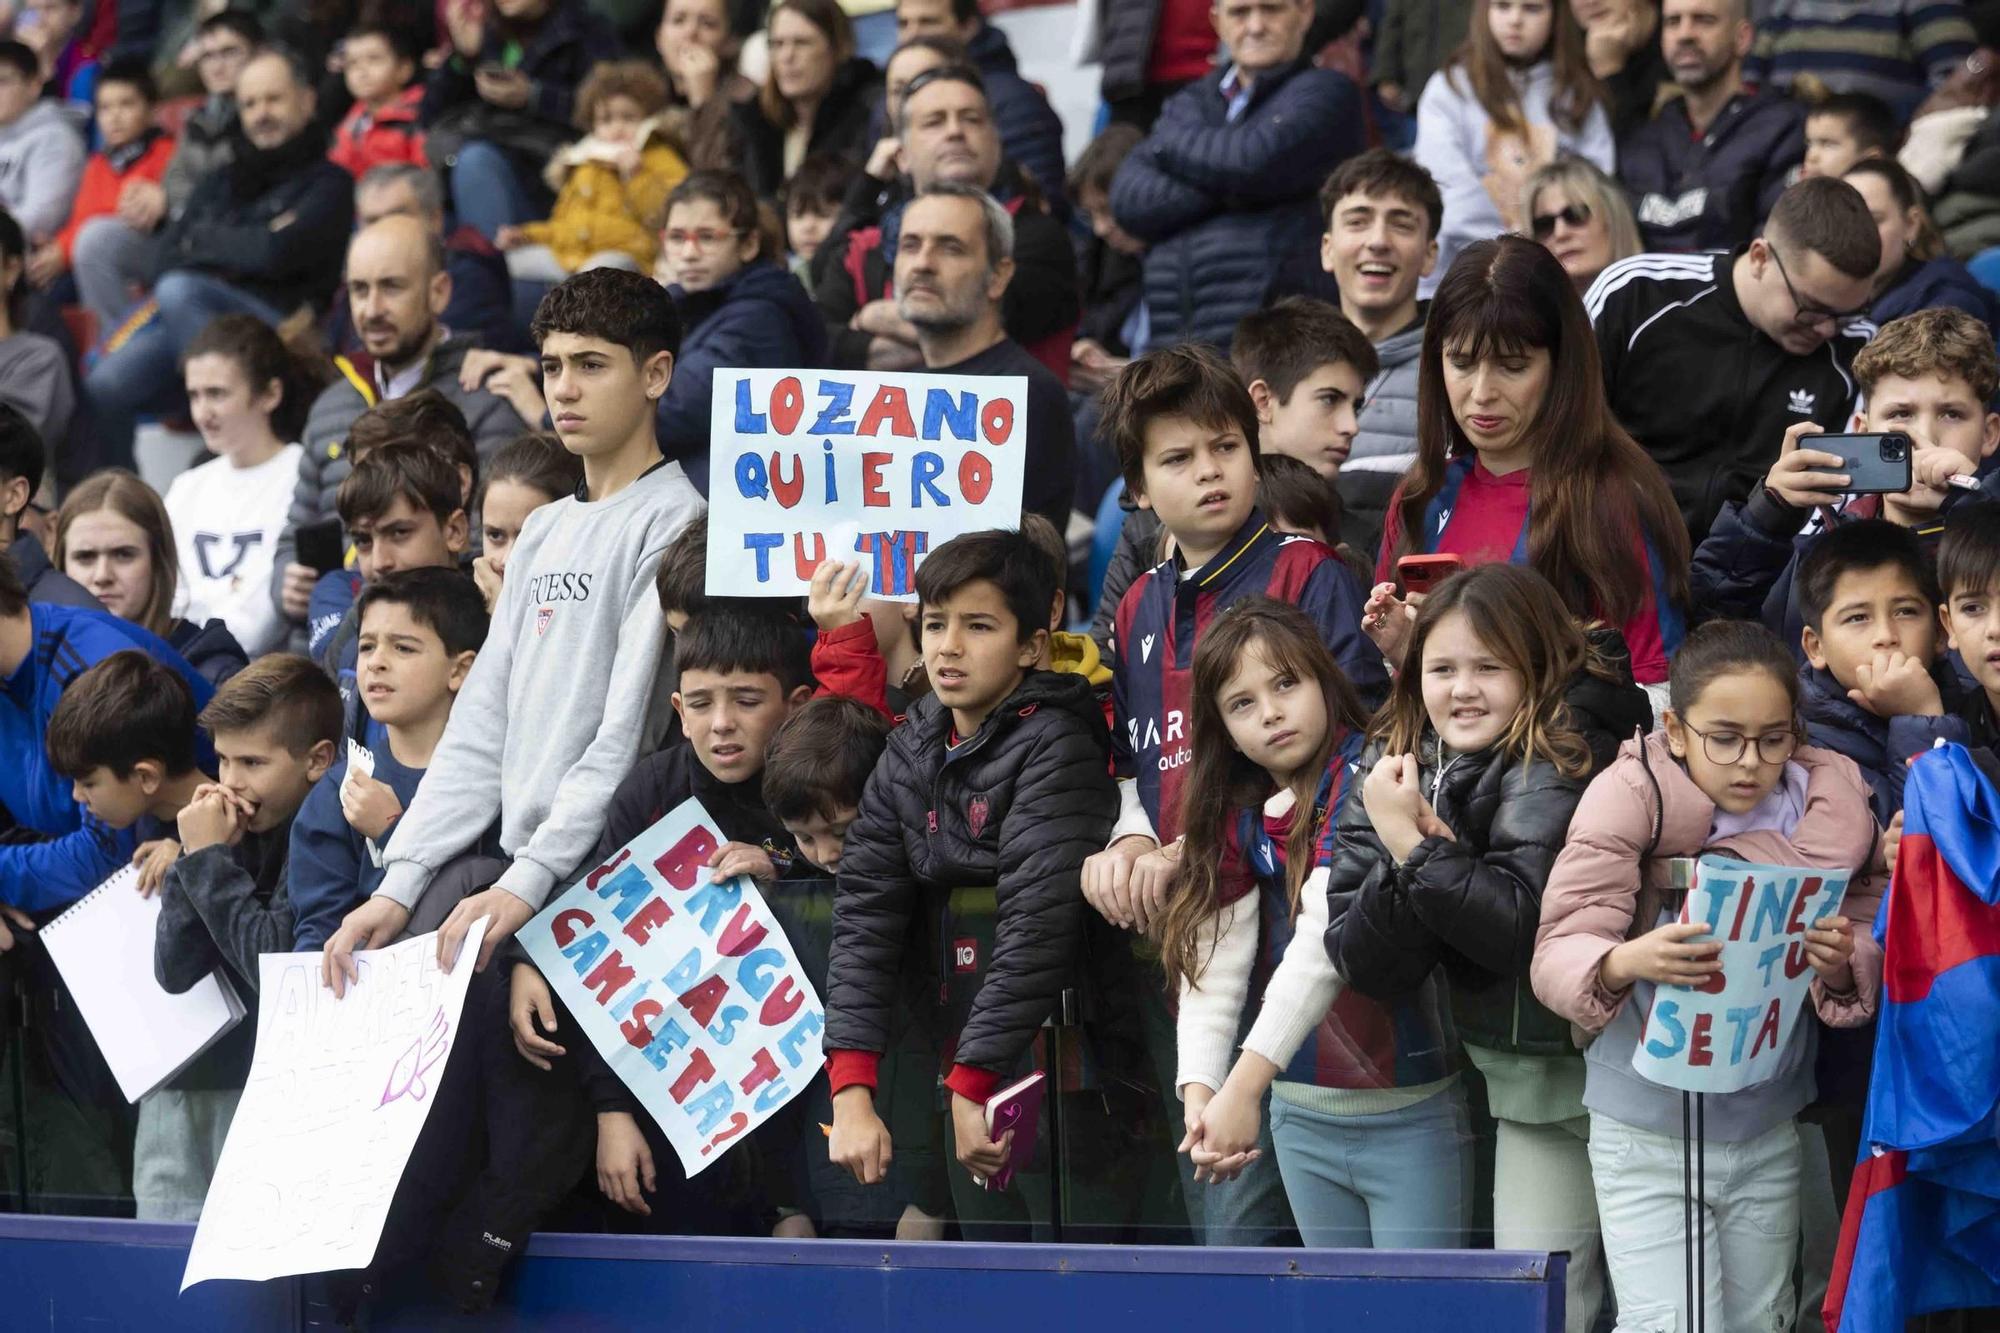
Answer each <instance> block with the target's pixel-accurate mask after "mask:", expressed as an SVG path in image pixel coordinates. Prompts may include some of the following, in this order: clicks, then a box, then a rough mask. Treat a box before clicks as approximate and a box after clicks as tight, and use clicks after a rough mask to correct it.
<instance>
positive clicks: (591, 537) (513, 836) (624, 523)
mask: <svg viewBox="0 0 2000 1333" xmlns="http://www.w3.org/2000/svg"><path fill="white" fill-rule="evenodd" d="M702 508H703V504H702V499H701V496H700V494H699V493H697V492H696V490H695V489H694V486H693V485H692V484H691V483H690V482H689V481H688V479H687V474H686V473H685V472H683V471H682V470H681V467H680V464H678V463H667V464H664V465H662V466H659V467H656V468H654V470H652V471H651V472H648V473H647V474H646V475H645V476H643V477H641V478H640V479H639V480H638V481H635V482H633V483H632V484H631V485H630V486H627V487H626V488H625V489H624V490H622V491H619V492H618V493H617V494H616V495H613V496H611V497H610V498H609V499H605V500H595V501H584V500H578V499H577V498H575V497H574V496H569V497H565V498H564V499H561V500H557V501H556V502H555V503H553V504H548V505H544V506H542V507H541V508H540V509H537V510H536V511H535V512H534V513H533V514H531V515H530V516H529V518H528V522H527V526H525V527H524V528H522V529H521V535H520V537H519V539H518V540H517V542H516V544H515V547H514V551H513V553H512V555H510V556H509V557H508V560H507V579H506V582H505V584H504V585H503V587H502V589H501V592H500V601H499V604H498V605H497V606H496V607H495V608H494V615H493V626H492V629H491V630H490V631H489V632H488V633H487V636H486V646H485V647H484V648H482V649H481V650H480V653H479V657H478V658H477V660H475V661H474V662H473V665H472V671H471V673H470V674H469V675H468V676H467V678H466V682H465V686H464V688H463V689H461V690H460V691H459V695H458V700H457V702H456V703H454V704H453V705H452V710H451V721H450V722H449V723H447V724H446V726H445V732H444V738H443V739H442V740H441V741H440V742H439V743H438V748H437V753H436V755H435V756H434V757H433V758H432V760H431V766H430V768H429V769H428V770H427V771H426V772H425V774H424V781H423V785H422V786H420V787H419V788H418V789H417V795H416V799H415V800H413V801H411V803H410V808H409V811H408V812H407V813H406V814H404V816H403V817H402V818H401V819H400V820H398V821H397V822H396V828H395V832H394V834H393V835H392V836H391V838H390V840H389V845H388V847H387V848H385V849H384V851H383V857H382V860H383V866H384V874H383V879H382V886H381V887H380V888H379V889H377V890H376V892H377V893H379V894H381V895H383V896H384V897H387V898H389V899H391V900H393V901H395V902H397V903H400V904H402V905H403V906H404V907H414V906H415V905H416V903H417V901H418V900H419V899H420V898H421V897H422V896H423V893H424V890H425V889H426V888H427V887H429V885H430V881H431V877H432V876H433V875H435V874H436V873H437V871H438V870H439V869H440V868H441V867H443V866H444V864H445V863H446V862H448V861H450V860H452V859H453V858H454V857H456V856H458V855H459V854H460V853H461V852H463V851H465V849H466V848H468V847H470V846H471V845H472V844H473V842H474V841H475V840H476V839H477V838H478V837H479V836H480V834H481V833H483V832H484V831H485V830H486V828H487V827H488V826H489V825H490V824H492V822H493V818H494V816H495V815H498V816H499V817H500V846H501V849H502V851H503V852H504V854H505V855H506V856H507V857H508V858H510V860H511V862H512V864H510V865H509V866H508V867H507V870H506V872H505V873H504V874H502V875H501V876H500V878H499V879H498V880H497V881H496V882H495V883H496V885H497V887H499V888H503V889H505V890H507V891H508V892H509V893H511V894H513V895H514V896H515V897H517V898H519V899H520V900H521V901H523V902H525V903H527V904H528V905H529V906H530V907H533V908H536V909H540V907H541V906H542V904H543V902H545V901H546V900H547V899H548V896H549V892H550V890H551V889H553V888H554V887H555V886H556V885H557V884H558V883H559V882H561V881H563V880H565V879H567V878H568V877H569V876H571V875H573V874H574V873H575V872H576V871H577V869H578V868H579V867H580V866H581V865H582V863H583V860H584V858H585V857H587V856H589V855H590V853H591V850H592V849H593V848H594V847H595V846H596V843H597V837H598V834H599V833H601V832H602V831H603V828H604V811H605V809H606V808H607V807H608V806H609V805H610V803H611V796H612V793H613V792H614V791H616V790H617V787H618V784H619V783H620V782H622V781H624V779H625V775H626V773H627V772H628V771H630V769H631V767H632V764H633V763H634V761H635V760H636V759H637V758H638V753H639V745H640V739H641V737H642V736H643V735H644V734H646V733H647V731H648V730H649V728H648V726H647V723H648V717H649V714H650V713H651V712H652V711H653V709H654V707H655V704H656V702H657V699H658V694H659V692H658V690H657V684H658V681H659V677H660V662H661V658H662V656H663V653H664V650H665V647H666V633H667V631H666V621H665V617H664V616H663V615H662V613H661V611H660V599H659V594H658V593H657V592H656V591H655V589H654V586H653V578H654V575H655V573H656V572H657V571H658V569H659V564H660V557H661V555H662V554H663V553H664V552H665V551H666V548H667V546H668V544H669V543H671V542H672V541H673V539H674V538H675V537H677V536H678V535H680V531H681V529H682V528H684V527H686V526H687V525H688V522H689V521H690V520H691V519H693V518H694V517H695V516H696V515H698V514H700V513H701V511H702Z"/></svg>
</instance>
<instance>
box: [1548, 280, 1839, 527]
mask: <svg viewBox="0 0 2000 1333" xmlns="http://www.w3.org/2000/svg"><path fill="white" fill-rule="evenodd" d="M1741 253H1742V251H1741V250H1737V251H1733V252H1731V253H1728V254H1722V253H1714V254H1699V255H1657V254H1654V255H1635V256H1633V257H1632V258H1631V259H1625V260H1620V261H1619V262H1618V263H1616V264H1613V265H1612V266H1611V267H1610V268H1607V269H1605V270H1604V272H1603V273H1601V274H1599V275H1598V278H1597V281H1596V282H1595V283H1593V284H1591V288H1590V291H1589V292H1588V293H1587V294H1586V295H1585V296H1584V307H1585V308H1586V309H1587V310H1588V311H1589V313H1590V322H1591V323H1592V324H1593V325H1594V326H1595V327H1596V330H1597V350H1598V355H1599V357H1600V359H1601V360H1602V362H1603V368H1604V387H1605V391H1606V393H1607V394H1608V395H1609V397H1610V399H1611V410H1612V411H1613V412H1615V413H1617V414H1618V420H1619V421H1620V422H1622V423H1623V424H1624V426H1625V429H1626V430H1628V431H1630V432H1631V433H1632V435H1633V437H1634V438H1636V439H1637V440H1638V441H1639V443H1640V444H1642V445H1644V446H1645V449H1646V452H1647V453H1649V454H1651V455H1652V456H1653V459H1654V461H1656V462H1657V463H1659V465H1660V467H1661V469H1662V470H1663V471H1664V472H1665V473H1666V474H1667V480H1668V482H1669V483H1670V484H1671V485H1672V486H1673V490H1674V499H1675V500H1676V501H1677V502H1678V503H1679V504H1680V507H1681V515H1682V517H1684V518H1686V519H1687V525H1688V530H1689V531H1690V532H1691V533H1692V534H1693V537H1694V540H1695V541H1696V542H1697V543H1699V542H1700V541H1701V539H1702V536H1703V534H1705V533H1706V532H1707V531H1708V527H1709V524H1710V523H1712V522H1713V521H1714V519H1715V514H1716V511H1717V510H1718V509H1720V508H1721V507H1722V505H1723V502H1724V501H1727V500H1741V499H1742V498H1744V497H1745V496H1746V495H1748V494H1749V493H1750V490H1751V488H1752V487H1754V486H1755V485H1757V484H1758V481H1759V479H1760V478H1762V477H1763V475H1764V473H1765V471H1766V470H1767V469H1768V468H1769V467H1770V466H1771V464H1772V463H1773V462H1774V461H1776V459H1777V457H1778V447H1779V445H1781V444H1782V443H1783V442H1784V438H1785V428H1786V427H1787V426H1790V425H1791V424H1792V423H1793V422H1796V421H1801V420H1812V421H1816V422H1818V423H1819V424H1820V425H1821V426H1822V427H1824V428H1825V429H1826V430H1828V431H1839V430H1844V429H1845V428H1846V427H1847V424H1848V422H1849V421H1850V420H1852V418H1853V416H1854V411H1855V408H1856V405H1857V389H1856V385H1855V381H1854V372H1853V365H1854V355H1855V353H1856V352H1859V351H1860V350H1861V348H1862V347H1863V346H1864V345H1865V344H1866V343H1867V342H1868V340H1869V339H1870V338H1872V337H1874V336H1875V326H1874V325H1873V324H1871V323H1869V322H1868V321H1867V320H1865V319H1850V320H1846V321H1844V322H1842V324H1841V326H1840V328H1839V330H1838V331H1837V332H1836V333H1835V334H1834V336H1833V337H1832V338H1830V339H1828V340H1827V342H1825V343H1824V344H1822V345H1821V346H1820V347H1818V348H1816V349H1814V350H1813V351H1812V352H1809V353H1807V354H1806V355H1804V356H1794V355H1792V354H1791V353H1790V352H1787V351H1786V350H1785V349H1784V348H1782V347H1780V346H1779V345H1778V344H1777V343H1775V342H1773V341H1772V340H1771V339H1770V338H1769V337H1767V336H1765V334H1764V333H1763V332H1761V331H1760V330H1759V329H1758V328H1757V327H1756V326H1755V325H1753V324H1752V323H1751V322H1750V320H1749V317H1748V316H1746V315H1745V314H1744V313H1743V306H1742V304H1741V303H1740V302H1739V301H1738V300H1737V297H1736V286H1735V283H1734V281H1733V280H1732V277H1731V273H1732V268H1733V265H1734V263H1735V260H1736V257H1737V255H1740V254H1741Z"/></svg>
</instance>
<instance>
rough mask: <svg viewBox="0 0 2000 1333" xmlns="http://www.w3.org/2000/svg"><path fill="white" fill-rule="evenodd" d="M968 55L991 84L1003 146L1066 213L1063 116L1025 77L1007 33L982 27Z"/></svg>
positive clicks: (991, 101) (988, 90)
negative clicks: (1056, 111)
mask: <svg viewBox="0 0 2000 1333" xmlns="http://www.w3.org/2000/svg"><path fill="white" fill-rule="evenodd" d="M965 54H966V57H967V58H968V59H970V60H971V61H972V63H973V65H974V67H975V68H977V69H978V70H979V78H980V81H981V82H982V83H984V84H985V85H986V101H987V103H988V104H989V105H990V106H992V108H993V127H994V128H995V129H997V130H999V131H1000V146H1001V147H1002V148H1003V149H1005V150H1006V152H1007V156H1008V157H1011V158H1013V159H1014V161H1015V162H1017V163H1019V164H1020V166H1021V169H1022V170H1024V171H1026V172H1027V173H1028V174H1029V175H1030V176H1033V177H1034V178H1035V184H1037V185H1039V186H1041V187H1042V197H1043V198H1045V199H1047V200H1048V201H1049V206H1050V208H1051V209H1053V210H1054V211H1056V212H1058V213H1061V212H1064V211H1065V209H1066V205H1065V202H1064V198H1063V187H1064V181H1063V175H1064V169H1063V125H1062V117H1060V116H1058V115H1056V113H1055V108H1053V107H1051V106H1050V105H1049V99H1048V98H1047V97H1045V96H1043V95H1042V90H1041V89H1039V88H1037V87H1036V86H1035V85H1034V84H1032V83H1029V82H1028V81H1027V80H1026V79H1024V78H1022V77H1021V69H1020V66H1019V64H1018V63H1017V62H1016V61H1015V59H1014V48H1013V47H1012V46H1011V45H1009V44H1008V41H1007V34H1006V33H1004V32H1002V31H1000V29H998V28H996V27H994V26H993V25H992V24H991V23H985V24H981V25H980V28H979V31H978V33H977V34H975V35H974V36H973V39H972V40H971V41H970V42H968V43H966V46H965Z"/></svg>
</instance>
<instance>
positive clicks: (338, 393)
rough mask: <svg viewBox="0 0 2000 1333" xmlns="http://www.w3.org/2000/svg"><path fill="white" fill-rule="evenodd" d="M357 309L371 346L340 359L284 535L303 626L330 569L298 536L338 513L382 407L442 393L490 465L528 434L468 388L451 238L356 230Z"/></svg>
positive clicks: (350, 254) (358, 328)
mask: <svg viewBox="0 0 2000 1333" xmlns="http://www.w3.org/2000/svg"><path fill="white" fill-rule="evenodd" d="M346 296H347V308H348V311H349V313H350V315H351V316H352V318H353V320H354V327H355V332H356V334H357V335H358V336H359V338H360V340H361V345H362V348H363V350H362V351H361V352H359V353H356V354H355V355H353V356H342V357H336V358H334V364H335V365H336V366H338V367H339V369H340V378H339V379H338V380H336V381H334V382H333V383H332V384H330V385H328V386H327V388H326V389H325V390H324V391H323V392H322V393H321V394H320V396H319V397H318V398H316V399H314V400H313V405H312V412H311V414H310V415H308V416H307V418H306V428H305V433H304V435H303V437H302V438H301V440H300V443H302V444H303V445H305V456H304V457H303V458H301V459H300V460H299V484H298V490H297V492H296V493H295V494H294V495H293V497H292V509H291V513H290V514H289V515H288V516H287V519H286V523H285V531H284V535H283V536H281V537H280V538H279V539H278V548H277V556H276V559H277V568H278V569H279V570H281V571H282V575H281V577H279V578H277V579H274V580H272V583H271V596H272V599H273V600H274V601H276V602H277V604H278V607H279V609H280V610H281V611H282V612H283V613H284V614H285V615H286V617H288V618H289V619H291V620H293V621H303V620H304V618H305V614H306V605H307V602H308V601H309V599H310V598H311V596H312V589H313V582H314V580H315V579H316V578H317V577H318V575H319V573H321V572H323V571H316V570H312V569H309V568H307V567H306V566H304V565H301V564H299V563H297V559H296V551H297V544H298V530H299V529H300V528H301V527H303V526H305V525H307V524H310V523H316V522H321V521H324V520H325V519H328V518H331V517H333V515H334V507H333V501H334V495H335V493H336V492H338V491H339V489H340V483H341V482H343V481H345V480H346V479H347V474H348V473H349V472H351V471H352V470H353V463H352V460H351V459H350V458H349V457H348V450H347V432H348V428H349V427H351V426H352V425H353V424H354V421H355V418H357V417H359V416H360V415H361V414H362V413H363V412H366V411H367V410H368V409H369V408H371V407H374V406H375V405H376V404H377V403H381V402H386V401H388V400H390V399H393V398H401V397H403V396H404V395H405V394H409V393H414V392H415V391H417V390H418V389H436V390H437V391H438V392H439V393H441V394H443V395H444V396H445V397H446V398H448V399H450V400H451V401H452V402H453V403H455V404H457V406H458V409H459V410H460V411H461V412H463V413H465V421H466V425H467V426H468V427H469V428H470V429H471V432H472V440H473V444H474V445H475V446H476V447H477V448H478V450H479V457H480V461H481V462H482V463H483V462H485V461H486V460H488V459H490V458H491V457H492V456H493V455H494V454H495V453H496V452H498V451H499V449H500V448H501V446H503V445H505V444H506V443H507V442H508V441H510V440H512V439H514V438H515V437H516V436H518V435H520V434H521V433H522V432H523V431H525V430H527V429H528V425H527V423H525V422H523V421H522V420H521V418H520V416H519V415H518V414H517V413H516V412H515V411H514V409H513V408H512V407H511V406H509V405H508V403H507V401H506V399H504V398H500V397H498V396H497V395H495V394H493V393H490V392H488V391H487V390H485V389H466V388H463V387H462V386H461V385H460V384H459V368H460V366H461V364H462V363H463V362H464V360H465V354H466V352H467V351H468V350H469V349H470V348H472V347H474V346H476V345H477V344H478V340H477V338H476V337H474V336H473V335H471V334H464V335H454V334H453V333H452V331H451V330H450V329H449V328H447V327H446V326H445V324H444V323H443V322H442V316H443V314H444V311H445V309H446V307H447V306H449V305H450V304H451V296H452V282H451V274H449V273H448V272H446V271H445V255H444V238H443V237H442V236H441V235H440V234H439V233H438V232H437V231H436V230H435V229H433V228H431V227H428V226H426V225H425V224H424V223H423V222H421V221H419V220H418V219H416V218H414V217H406V216H403V215H400V214H396V215H391V216H389V217H385V218H383V219H382V220H381V221H379V222H376V223H374V224H373V225H372V226H368V227H364V228H363V229H362V230H361V231H359V232H357V233H355V236H354V239H353V240H352V241H350V242H349V243H348V246H347V284H346Z"/></svg>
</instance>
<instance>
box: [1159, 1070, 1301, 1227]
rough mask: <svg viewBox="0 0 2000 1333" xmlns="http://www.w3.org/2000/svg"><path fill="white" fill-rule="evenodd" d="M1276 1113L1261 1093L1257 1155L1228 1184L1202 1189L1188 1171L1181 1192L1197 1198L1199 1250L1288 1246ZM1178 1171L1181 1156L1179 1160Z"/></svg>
mask: <svg viewBox="0 0 2000 1333" xmlns="http://www.w3.org/2000/svg"><path fill="white" fill-rule="evenodd" d="M1276 1109H1277V1108H1276V1106H1275V1105H1274V1103H1273V1102H1272V1099H1271V1097H1270V1095H1269V1094H1268V1093H1267V1094H1265V1097H1264V1119H1263V1123H1262V1124H1260V1125H1258V1127H1257V1147H1258V1149H1259V1150H1260V1151H1262V1152H1263V1154H1264V1155H1263V1156H1262V1157H1260V1158H1258V1159H1257V1160H1256V1161H1254V1162H1252V1163H1250V1165H1249V1166H1246V1167H1244V1168H1243V1174H1242V1175H1240V1176H1238V1177H1236V1179H1234V1180H1225V1181H1223V1182H1221V1183H1219V1184H1213V1185H1204V1184H1200V1183H1198V1182H1196V1181H1195V1179H1194V1172H1193V1170H1192V1169H1191V1168H1190V1169H1188V1170H1186V1171H1185V1173H1184V1175H1183V1176H1182V1180H1181V1188H1182V1189H1185V1190H1190V1191H1192V1192H1194V1193H1195V1194H1197V1195H1199V1196H1200V1198H1201V1243H1202V1244H1204V1245H1255V1246H1271V1245H1286V1244H1293V1243H1296V1242H1294V1241H1293V1240H1292V1239H1291V1238H1292V1236H1293V1234H1294V1231H1295V1228H1294V1226H1293V1224H1292V1210H1291V1209H1290V1208H1289V1207H1288V1206H1286V1203H1285V1182H1284V1180H1283V1179H1281V1178H1280V1177H1279V1174H1278V1154H1277V1149H1276V1145H1275V1144H1274V1143H1273V1142H1272V1140H1271V1113H1272V1112H1273V1111H1275V1110H1276ZM1180 1161H1181V1163H1182V1165H1183V1166H1184V1167H1186V1166H1187V1165H1188V1159H1187V1158H1186V1157H1185V1156H1181V1157H1180Z"/></svg>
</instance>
